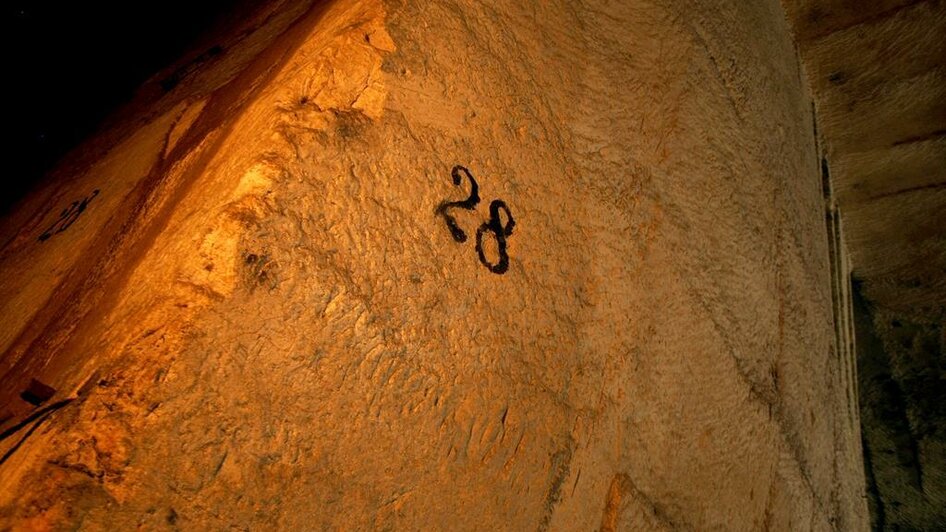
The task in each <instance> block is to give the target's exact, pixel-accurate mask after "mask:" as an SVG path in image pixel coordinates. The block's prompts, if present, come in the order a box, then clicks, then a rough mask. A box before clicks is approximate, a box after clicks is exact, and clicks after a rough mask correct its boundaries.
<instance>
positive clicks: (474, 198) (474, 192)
mask: <svg viewBox="0 0 946 532" xmlns="http://www.w3.org/2000/svg"><path fill="white" fill-rule="evenodd" d="M460 172H463V173H464V174H466V177H467V179H469V180H470V197H468V198H467V199H465V200H463V201H445V202H443V203H441V204H440V205H438V206H437V210H436V211H435V212H436V213H437V214H438V215H439V216H443V220H444V221H445V222H447V227H448V228H449V229H450V234H452V235H453V239H454V240H456V241H457V242H466V233H464V232H463V229H460V226H459V225H457V220H456V218H454V217H453V216H451V215H450V213H449V212H447V210H448V209H453V208H459V209H466V210H468V211H472V210H473V209H474V207H476V204H477V203H479V202H480V195H479V190H480V187H479V185H477V184H476V180H475V179H473V174H471V173H470V171H469V170H467V169H466V168H465V167H463V166H460V165H457V166H454V167H453V170H452V171H451V172H450V174H451V175H452V176H453V184H454V185H456V186H460V183H461V182H462V181H463V178H461V177H460Z"/></svg>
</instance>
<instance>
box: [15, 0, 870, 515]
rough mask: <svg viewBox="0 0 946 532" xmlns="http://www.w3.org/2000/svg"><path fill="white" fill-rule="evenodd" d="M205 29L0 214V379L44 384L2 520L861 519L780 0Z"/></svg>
mask: <svg viewBox="0 0 946 532" xmlns="http://www.w3.org/2000/svg"><path fill="white" fill-rule="evenodd" d="M212 44H219V45H220V46H222V48H223V53H222V54H220V55H218V56H213V57H210V58H208V57H207V56H200V55H197V54H195V56H194V58H190V61H191V63H187V62H186V61H185V62H184V63H182V65H183V66H179V67H178V70H177V71H176V74H175V73H173V72H172V73H165V74H164V76H165V77H163V78H162V77H161V76H159V77H158V78H155V80H153V81H152V82H151V83H150V84H149V86H146V87H145V88H143V89H142V92H141V94H140V96H139V98H138V102H137V103H136V104H135V105H133V106H131V108H130V109H129V110H126V115H125V116H128V117H129V118H127V119H126V120H125V121H124V122H120V123H119V125H116V126H115V129H113V130H112V132H111V133H104V134H103V135H101V136H100V137H99V138H98V139H94V140H92V141H90V144H89V145H88V146H87V147H86V148H85V149H84V150H83V152H84V154H85V155H84V158H83V155H76V156H75V158H74V159H75V160H78V161H80V162H81V161H88V162H87V163H85V166H82V164H80V163H75V164H74V165H73V166H71V167H68V168H66V169H64V170H61V172H62V173H63V175H67V176H68V178H62V179H58V180H50V181H49V182H48V184H47V185H46V186H45V187H44V188H42V189H40V190H38V191H37V192H36V194H35V195H34V197H33V199H31V200H30V201H27V202H26V203H24V204H23V205H21V206H20V209H19V211H18V213H17V214H15V215H14V217H13V218H11V220H10V221H8V222H7V226H8V227H13V228H14V229H12V230H11V229H5V231H7V232H6V233H4V234H3V236H4V242H6V244H5V245H4V247H3V248H2V251H0V253H2V256H0V268H2V272H3V273H4V275H3V277H2V280H0V283H2V284H0V295H2V299H0V304H3V305H5V306H4V307H3V308H4V315H5V316H9V318H8V319H7V320H5V323H4V325H3V328H2V336H0V340H2V341H3V344H2V346H0V347H2V348H3V349H4V350H5V351H4V355H3V359H2V360H0V363H2V364H3V366H2V368H0V369H2V371H3V372H4V373H3V377H2V378H3V379H4V384H5V385H6V384H7V383H10V388H9V390H10V391H9V392H6V395H5V396H4V397H3V400H4V403H3V404H9V405H15V408H14V411H13V412H11V414H12V415H13V416H14V417H13V418H11V419H12V420H18V419H22V417H25V416H26V415H27V414H28V412H29V410H28V408H27V406H28V405H26V404H25V403H23V402H19V403H18V402H17V401H18V399H16V398H15V394H14V392H16V393H18V391H19V389H20V388H19V386H20V385H21V384H23V385H25V384H24V383H26V382H28V380H29V378H31V377H38V378H41V380H43V381H44V382H48V383H49V384H51V385H53V386H54V387H56V388H57V389H59V390H60V396H59V398H61V397H66V396H69V395H71V394H74V396H76V397H77V399H76V400H75V401H73V402H71V403H69V404H68V405H66V406H64V407H62V408H61V409H59V410H56V411H55V412H53V413H52V414H50V415H49V417H48V418H43V419H44V422H43V424H42V426H41V427H40V428H38V429H37V430H36V431H34V432H33V433H32V434H31V435H30V436H29V439H28V440H26V441H25V442H24V443H23V445H22V446H21V447H20V448H19V449H18V450H16V452H15V453H13V454H11V455H10V458H9V459H8V460H6V461H5V462H4V463H3V464H2V465H0V477H2V478H3V485H2V490H0V523H2V526H6V527H12V528H14V529H26V528H31V527H35V528H42V527H44V526H47V527H51V528H54V529H58V528H79V529H87V530H104V529H109V530H124V529H132V528H135V527H141V528H144V529H167V528H182V529H207V530H218V529H229V528H235V529H248V530H266V529H279V530H320V529H338V530H359V529H404V530H438V529H440V530H531V529H554V530H594V529H599V528H600V529H602V530H670V529H694V530H710V529H726V530H749V529H772V530H830V529H863V528H865V527H866V521H865V520H866V507H865V504H864V499H863V479H862V476H861V475H862V474H861V469H860V467H861V466H860V462H859V457H858V454H857V452H858V449H859V435H858V434H859V432H858V430H857V427H856V426H852V425H851V424H850V422H849V419H850V415H849V414H850V409H851V408H853V406H852V405H851V404H849V395H848V393H847V390H845V389H844V388H843V386H842V384H841V382H842V381H841V376H840V372H841V369H840V365H839V361H838V358H837V356H836V355H835V352H836V346H835V345H834V342H835V334H834V328H833V317H832V310H831V284H830V283H831V282H830V271H829V262H828V251H827V238H826V227H825V219H824V208H823V202H822V194H821V183H820V177H819V171H818V159H817V155H816V153H815V143H814V138H813V133H812V131H813V126H812V122H811V102H810V100H809V99H808V98H807V96H806V94H807V93H806V89H805V82H804V80H803V79H802V75H801V73H800V70H799V65H798V62H797V57H796V55H795V50H794V47H793V42H792V40H791V37H790V33H789V30H788V25H787V22H786V20H785V16H784V13H783V12H782V8H781V6H780V5H779V3H778V2H777V1H774V0H769V1H760V2H743V1H741V0H726V1H714V2H708V1H707V2H703V1H700V2H682V1H669V2H664V1H661V2H657V1H653V2H651V1H648V0H643V1H635V2H611V1H606V0H583V1H579V2H574V1H551V2H517V1H497V2H484V3H479V2H466V1H447V0H445V1H438V2H425V3H421V2H385V3H382V2H380V1H378V0H360V1H359V0H338V1H336V2H328V3H324V4H318V5H315V6H313V7H310V6H308V5H307V4H306V3H304V2H284V3H280V2H271V3H270V4H267V5H266V6H265V7H260V8H258V12H256V13H255V15H253V16H252V17H247V18H246V19H245V20H244V22H243V24H242V26H239V27H237V28H235V29H234V31H233V32H232V33H230V34H227V35H223V36H220V42H219V43H208V46H209V45H212ZM195 58H196V59H195ZM187 65H191V66H187ZM167 75H175V76H177V77H179V78H180V79H179V80H178V81H177V82H176V84H175V85H174V86H173V87H172V88H171V89H170V90H169V91H168V92H167V93H166V94H165V93H163V92H162V90H161V88H160V81H161V79H165V80H166V79H168V78H167V77H166V76H167ZM175 79H177V78H175ZM165 85H167V83H166V84H165ZM455 165H463V166H465V167H467V168H469V170H470V172H471V173H472V175H473V176H474V177H475V179H476V180H477V182H478V185H479V195H480V197H481V198H482V201H481V202H480V203H479V205H478V206H477V207H476V208H475V209H474V210H470V211H465V210H463V209H457V210H454V211H452V212H454V213H458V214H456V218H457V222H458V224H459V226H460V227H461V228H462V229H463V230H464V231H465V232H466V233H467V235H468V236H469V238H468V239H467V241H466V242H463V243H458V242H456V241H454V239H453V238H452V237H451V233H450V231H449V230H448V228H447V226H446V224H445V222H444V220H443V219H442V218H441V217H439V216H437V215H435V210H436V209H437V207H438V205H440V204H441V203H442V202H444V201H458V200H463V199H465V198H466V197H467V195H468V194H469V185H468V183H466V182H461V185H460V186H455V185H454V184H453V181H452V180H451V169H452V168H453V167H454V166H455ZM70 168H72V169H74V168H82V171H77V172H74V173H69V172H71V171H73V170H70ZM94 189H98V190H100V193H99V195H98V196H96V198H94V199H93V200H92V201H91V202H90V203H89V206H88V208H87V209H86V210H85V211H84V212H83V214H82V215H81V216H80V217H79V218H78V219H77V221H76V222H75V223H74V224H73V225H72V226H70V227H69V228H68V229H67V230H65V231H63V232H61V233H56V234H54V235H53V236H52V237H50V238H49V239H48V240H46V241H44V242H39V241H37V236H38V235H39V234H40V233H42V231H43V230H44V229H45V227H46V226H48V225H49V224H50V223H52V222H53V221H54V220H55V218H56V215H57V214H58V213H59V212H60V211H61V210H62V208H63V207H64V206H67V205H69V203H70V202H71V201H73V200H75V199H77V198H80V197H85V196H86V195H88V194H89V193H91V191H92V190H94ZM494 199H501V200H503V201H505V203H506V204H507V205H508V207H509V212H510V213H511V214H512V216H513V217H514V218H515V228H514V230H513V232H512V234H511V235H509V236H508V237H507V245H508V247H507V252H508V256H509V269H508V271H507V272H505V273H504V274H502V275H500V274H496V273H493V272H491V271H490V270H489V269H488V268H487V267H484V264H482V263H481V261H480V259H479V258H478V255H477V251H476V248H475V242H474V241H475V240H476V238H475V236H476V230H477V228H478V227H480V226H481V224H483V223H485V222H488V219H489V216H490V214H489V208H488V207H489V203H490V202H491V201H492V200H494ZM503 221H504V222H508V217H507V216H506V215H504V217H503ZM7 233H9V234H7ZM483 238H484V246H483V247H484V253H485V255H486V258H487V260H488V261H490V262H491V263H493V264H495V263H497V262H498V260H499V259H498V257H497V253H498V249H497V246H496V240H498V239H497V238H496V237H495V236H494V235H493V234H492V233H491V232H487V233H485V236H484V237H483ZM7 396H9V397H7ZM9 423H12V421H10V422H8V424H9ZM5 426H6V425H5ZM17 437H19V434H18V435H17V436H14V437H13V438H11V439H10V440H8V441H4V442H2V443H3V445H6V446H7V447H9V445H10V443H11V442H12V441H13V440H15V439H16V438H17ZM4 452H6V451H5V450H4Z"/></svg>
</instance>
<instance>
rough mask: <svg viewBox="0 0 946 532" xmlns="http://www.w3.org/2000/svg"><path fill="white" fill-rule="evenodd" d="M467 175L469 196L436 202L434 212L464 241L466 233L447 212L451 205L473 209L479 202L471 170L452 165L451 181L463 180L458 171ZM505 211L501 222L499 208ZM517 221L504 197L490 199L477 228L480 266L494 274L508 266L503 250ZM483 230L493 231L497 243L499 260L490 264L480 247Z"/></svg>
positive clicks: (477, 251) (457, 239)
mask: <svg viewBox="0 0 946 532" xmlns="http://www.w3.org/2000/svg"><path fill="white" fill-rule="evenodd" d="M461 172H462V173H463V174H465V175H466V178H467V179H468V180H469V181H470V196H469V197H468V198H467V199H465V200H462V201H445V202H443V203H441V204H440V205H439V206H437V210H436V213H437V215H439V216H442V217H443V220H444V221H445V222H446V223H447V228H448V229H450V234H451V235H453V239H454V240H455V241H457V242H459V243H463V242H466V238H467V237H466V233H465V232H464V231H463V229H461V228H460V226H459V224H457V220H456V218H454V217H453V215H451V214H450V209H465V210H468V211H472V210H474V209H475V208H476V205H477V204H478V203H479V202H480V195H479V190H480V187H479V185H477V184H476V180H475V179H473V174H472V173H470V171H469V170H468V169H467V168H466V167H463V166H460V165H457V166H454V167H453V170H452V171H451V172H450V174H451V176H452V177H453V184H454V185H456V186H460V185H461V184H462V183H463V178H462V177H461V176H460V173H461ZM500 210H502V211H505V213H506V218H507V222H506V223H505V224H503V221H502V218H500V216H499V211H500ZM515 225H516V222H515V220H513V218H512V212H511V211H510V210H509V206H507V205H506V202H504V201H503V200H498V199H497V200H493V201H491V202H490V204H489V220H488V221H486V222H483V224H482V225H480V226H479V228H478V229H477V230H476V253H477V255H479V257H480V262H481V263H483V266H486V267H487V268H488V269H489V271H491V272H493V273H496V274H500V275H502V274H504V273H506V270H508V269H509V255H508V254H507V253H506V237H509V236H512V228H513V227H515ZM486 233H492V234H493V237H494V238H495V239H496V246H497V248H498V249H499V262H497V263H495V264H493V263H491V262H490V261H489V260H488V259H487V258H486V253H485V252H484V251H483V235H484V234H486Z"/></svg>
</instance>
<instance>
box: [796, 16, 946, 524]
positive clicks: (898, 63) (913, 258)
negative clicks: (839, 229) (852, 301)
mask: <svg viewBox="0 0 946 532" xmlns="http://www.w3.org/2000/svg"><path fill="white" fill-rule="evenodd" d="M784 4H785V7H786V11H787V12H788V14H789V17H790V19H791V20H792V22H793V26H794V31H795V34H796V37H797V40H798V45H799V50H800V53H801V56H802V58H803V64H804V65H805V67H806V70H807V72H808V75H809V80H810V82H811V87H812V92H813V95H814V98H815V101H816V103H817V110H818V125H819V130H820V132H821V134H822V135H823V137H824V146H825V153H824V156H825V169H826V170H829V172H830V181H831V183H832V186H833V189H834V191H835V193H836V198H835V199H836V202H837V205H838V208H839V209H840V212H841V216H842V218H843V221H844V228H845V240H846V242H847V249H848V251H849V252H850V258H851V263H852V275H853V278H854V279H855V281H856V283H857V287H858V292H859V296H860V297H861V299H860V303H859V304H858V305H857V311H858V312H859V313H861V314H863V315H862V316H860V317H859V319H858V331H857V333H858V334H857V337H858V341H857V352H858V361H857V365H858V368H859V371H858V375H859V389H860V397H861V411H862V421H863V432H864V442H865V458H866V461H867V467H868V469H869V471H868V472H867V478H868V481H869V482H868V484H869V490H870V492H871V498H870V501H871V503H872V504H871V514H872V517H873V519H872V522H873V524H874V526H875V528H878V529H890V530H896V529H898V528H899V529H920V530H934V529H941V528H943V526H946V525H944V523H946V411H944V405H946V386H944V385H943V383H944V379H946V358H944V355H943V353H944V351H946V61H944V59H946V3H943V2H941V1H935V0H879V1H875V2H861V1H857V0H784Z"/></svg>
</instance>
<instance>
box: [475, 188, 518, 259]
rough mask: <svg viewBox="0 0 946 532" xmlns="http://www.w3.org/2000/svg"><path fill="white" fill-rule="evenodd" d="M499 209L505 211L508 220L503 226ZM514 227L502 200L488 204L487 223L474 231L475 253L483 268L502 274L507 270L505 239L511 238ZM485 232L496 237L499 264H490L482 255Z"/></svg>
mask: <svg viewBox="0 0 946 532" xmlns="http://www.w3.org/2000/svg"><path fill="white" fill-rule="evenodd" d="M499 209H502V210H504V211H506V218H509V221H508V222H506V225H503V223H502V219H501V218H500V217H499ZM515 226H516V221H515V220H513V219H512V212H510V211H509V207H507V206H506V203H505V202H504V201H502V200H493V201H492V202H491V203H490V204H489V221H488V222H484V223H483V225H481V226H480V227H479V229H477V230H476V253H477V254H478V255H479V256H480V262H482V263H483V266H486V267H487V268H489V271H491V272H493V273H498V274H504V273H506V270H508V269H509V255H507V254H506V237H507V236H512V228H513V227H515ZM487 231H489V232H491V233H493V234H494V235H496V244H497V245H498V247H499V262H498V263H496V264H490V263H489V261H488V260H486V254H485V253H483V233H485V232H487Z"/></svg>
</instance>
